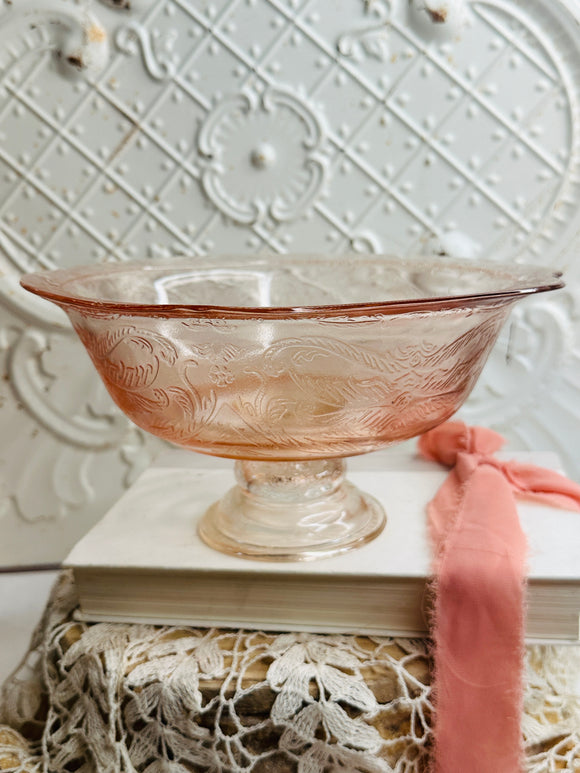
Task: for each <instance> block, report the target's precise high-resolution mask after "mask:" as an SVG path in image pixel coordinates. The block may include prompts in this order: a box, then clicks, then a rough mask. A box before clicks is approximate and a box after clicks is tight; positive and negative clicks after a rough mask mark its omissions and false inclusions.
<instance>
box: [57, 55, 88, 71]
mask: <svg viewBox="0 0 580 773" xmlns="http://www.w3.org/2000/svg"><path fill="white" fill-rule="evenodd" d="M58 53H59V56H60V55H61V54H60V51H59V52H58ZM66 61H67V62H68V63H69V64H70V65H71V66H72V67H74V68H76V69H77V70H82V69H84V66H85V63H84V61H83V58H82V56H81V55H80V54H70V56H67V57H66Z"/></svg>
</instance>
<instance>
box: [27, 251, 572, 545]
mask: <svg viewBox="0 0 580 773" xmlns="http://www.w3.org/2000/svg"><path fill="white" fill-rule="evenodd" d="M559 277H560V275H559V274H558V273H556V272H552V271H550V270H543V269H537V268H530V267H522V266H517V265H516V266H512V267H506V266H501V265H497V264H477V263H472V262H469V263H467V262H465V263H464V262H457V261H455V262H453V261H449V260H447V259H437V260H432V261H428V260H409V261H404V260H401V259H396V258H389V257H386V256H369V257H367V256H364V257H363V256H360V255H357V256H353V257H348V256H340V257H336V256H334V257H330V256H327V257H325V256H310V255H308V256H306V255H302V256H301V255H293V256H288V255H284V256H282V255H273V256H264V257H250V256H229V257H225V256H224V257H213V258H211V259H210V258H187V259H186V258H183V259H181V260H180V261H178V262H163V263H152V262H151V263H140V264H105V265H98V266H85V267H78V268H73V269H64V270H58V271H51V272H40V273H36V274H29V275H27V276H25V277H24V278H23V279H22V285H23V286H24V287H25V288H26V289H27V290H30V291H31V292H33V293H36V294H38V295H41V296H43V297H44V298H47V299H48V300H51V301H53V302H54V303H56V304H58V305H59V306H61V307H62V308H63V309H64V310H65V311H66V312H67V314H68V316H69V318H70V320H71V322H72V324H73V326H74V329H75V330H76V332H77V334H78V336H79V338H80V339H81V341H82V342H83V344H84V345H85V347H86V349H87V351H88V353H89V355H90V357H91V359H92V361H93V363H94V365H95V368H96V369H97V371H98V373H99V374H100V376H101V378H102V380H103V382H104V384H105V386H106V388H107V389H108V391H109V393H110V394H111V396H112V398H113V400H114V401H115V402H116V403H117V405H118V406H119V407H120V408H121V409H122V410H123V411H124V412H125V413H126V415H127V416H128V417H129V418H130V419H131V420H132V421H133V422H135V424H137V425H138V426H140V427H142V428H143V429H145V430H147V431H148V432H150V433H152V434H154V435H157V436H158V437H161V438H164V439H165V440H168V441H170V442H172V443H175V444H177V445H179V446H183V447H185V448H189V449H192V450H194V451H199V452H202V453H205V454H211V455H215V456H221V457H228V458H231V459H235V460H236V464H235V469H236V477H237V481H238V482H237V485H236V486H234V487H233V488H232V489H231V490H230V491H229V492H227V493H225V494H224V496H223V498H222V499H221V500H220V501H218V502H216V503H215V504H214V505H212V507H210V509H209V510H208V511H207V513H206V514H205V516H204V517H203V519H202V521H201V523H200V526H199V531H200V534H201V536H202V538H203V539H204V540H205V541H206V542H207V543H208V544H210V545H211V546H213V547H215V548H217V549H218V550H221V551H224V552H227V553H233V554H235V555H239V556H243V557H246V558H255V559H263V560H307V559H311V558H316V557H321V556H327V555H332V554H335V553H339V552H342V551H345V550H349V549H351V548H354V547H356V546H358V545H361V544H364V543H365V542H368V541H369V540H371V539H373V538H374V537H375V536H376V535H377V534H379V533H380V532H381V530H382V529H383V527H384V524H385V515H384V512H383V510H382V507H381V506H380V505H379V504H378V503H377V502H376V501H375V500H374V499H373V498H371V497H370V496H368V495H366V494H364V493H363V492H361V491H359V490H358V489H357V488H356V487H355V486H353V485H352V484H351V483H349V482H348V481H346V480H345V477H344V474H345V462H344V459H345V457H349V456H353V455H356V454H363V453H367V452H369V451H375V450H378V449H380V448H384V447H385V446H388V445H391V444H393V443H397V442H399V441H402V440H406V439H408V438H412V437H414V436H416V435H419V434H421V433H423V432H425V431H427V430H428V429H431V428H432V427H435V426H436V425H438V424H440V423H441V422H443V421H445V420H447V419H448V418H449V417H451V416H452V415H453V414H454V413H455V411H456V410H457V409H458V408H459V407H460V406H461V404H462V403H463V402H464V400H465V399H466V398H467V396H468V395H469V393H470V391H471V389H472V388H473V386H474V384H475V382H476V380H477V378H478V376H479V374H480V372H481V370H482V368H483V366H484V363H485V361H486V359H487V356H488V354H489V352H490V350H491V348H492V347H493V344H494V342H495V341H496V338H497V336H498V334H499V331H500V329H501V327H502V325H503V323H504V321H505V319H506V317H507V315H508V313H509V310H510V308H511V306H512V305H513V304H514V303H515V302H516V301H518V300H520V299H521V298H524V297H525V296H526V295H528V294H530V293H535V292H541V291H546V290H553V289H557V288H559V287H561V286H562V282H561V280H560V278H559Z"/></svg>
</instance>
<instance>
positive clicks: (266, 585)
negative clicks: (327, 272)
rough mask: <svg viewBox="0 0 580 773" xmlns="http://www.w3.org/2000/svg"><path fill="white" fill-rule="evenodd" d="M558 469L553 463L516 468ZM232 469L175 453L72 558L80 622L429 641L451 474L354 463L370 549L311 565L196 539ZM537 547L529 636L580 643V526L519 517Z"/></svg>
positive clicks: (543, 512)
mask: <svg viewBox="0 0 580 773" xmlns="http://www.w3.org/2000/svg"><path fill="white" fill-rule="evenodd" d="M518 459H519V460H521V461H526V462H529V463H533V464H543V465H544V466H551V467H557V460H556V459H555V458H554V457H552V456H551V455H545V454H544V455H541V454H518ZM231 466H232V465H231V463H229V464H228V463H224V462H223V461H220V460H213V459H210V458H208V457H201V456H198V455H197V454H191V453H186V452H182V451H171V452H168V453H167V454H165V456H164V457H163V458H162V459H161V460H160V461H159V462H158V463H157V464H155V465H153V466H152V467H150V468H149V469H148V470H147V471H146V472H145V473H143V475H142V476H141V477H140V478H139V480H138V481H137V482H136V483H135V484H134V485H133V486H132V488H130V489H129V490H128V491H127V492H126V493H125V494H124V495H123V496H122V497H121V499H120V500H119V501H118V502H117V503H116V504H115V505H114V506H113V507H112V508H111V510H110V511H109V512H108V513H107V514H106V515H105V516H104V518H103V519H102V520H101V521H100V522H99V523H98V524H97V525H96V526H95V527H94V528H93V529H92V530H91V531H90V532H89V533H88V534H87V535H86V536H85V537H84V538H83V539H82V540H81V541H80V542H79V543H78V544H77V545H76V546H75V548H74V549H73V551H72V552H71V554H70V555H69V557H68V559H67V560H66V562H65V565H66V566H68V567H71V568H72V569H73V572H74V577H75V581H76V584H77V588H78V592H79V598H80V609H81V612H80V615H81V616H82V617H83V618H84V619H86V620H91V621H111V620H112V621H121V620H122V621H126V622H151V623H160V624H161V623H163V624H189V625H196V626H225V627H235V628H255V629H262V630H284V631H313V632H320V633H329V632H332V633H336V632H340V633H360V634H382V635H401V636H422V635H424V634H425V632H426V630H427V615H426V606H427V604H426V587H427V585H426V583H427V581H428V578H429V568H430V563H431V558H430V549H429V544H428V539H427V529H426V505H427V503H428V501H429V500H430V499H431V498H432V497H433V495H434V494H435V492H436V491H437V489H438V488H439V486H440V485H441V483H442V482H443V480H444V479H445V476H446V475H447V470H445V469H443V468H440V467H438V466H437V465H433V464H430V463H426V462H423V461H420V460H416V459H411V458H409V457H407V458H406V459H405V460H403V462H401V459H400V458H396V457H392V456H389V454H388V453H385V452H381V453H379V454H372V455H369V456H367V457H361V458H360V459H358V460H353V463H351V462H349V478H350V479H351V480H352V482H353V483H355V484H356V485H358V486H359V487H360V488H361V489H363V490H364V491H367V492H368V493H370V494H372V495H373V496H374V497H376V498H377V499H378V500H379V501H381V502H382V504H383V506H384V507H385V510H386V513H387V525H386V527H385V529H384V531H383V532H382V534H381V535H380V536H379V537H377V539H375V540H374V541H373V542H371V543H369V544H367V545H364V546H362V547H360V548H358V549H357V550H354V551H351V552H349V553H346V554H343V555H339V556H334V557H331V558H326V559H321V560H318V561H312V562H305V563H301V562H300V563H299V562H293V563H285V562H283V563H264V562H263V561H249V560H247V559H242V558H237V557H235V556H228V555H222V554H221V553H218V552H216V551H215V550H213V549H211V548H209V547H208V546H207V545H205V544H204V543H203V542H202V541H201V540H200V538H199V537H198V535H197V529H196V525H197V521H198V520H199V518H200V517H201V516H202V514H203V512H204V511H205V509H206V508H207V507H208V506H209V505H210V504H211V503H212V502H213V501H215V500H216V499H218V498H219V497H220V496H221V495H222V494H223V493H224V492H225V491H226V490H227V489H228V488H229V487H231V486H232V485H233V483H234V480H233V475H232V470H231ZM519 513H520V518H521V521H522V525H523V527H524V530H525V531H526V534H527V537H528V542H529V548H530V551H529V580H528V603H527V634H528V637H529V638H530V639H536V640H546V639H550V640H554V639H555V640H560V641H563V640H568V641H577V640H578V638H579V615H580V518H579V517H578V514H577V513H572V512H568V511H564V510H557V509H554V508H550V507H545V506H541V505H537V504H531V503H521V504H520V505H519Z"/></svg>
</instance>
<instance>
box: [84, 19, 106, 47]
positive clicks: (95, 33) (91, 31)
mask: <svg viewBox="0 0 580 773" xmlns="http://www.w3.org/2000/svg"><path fill="white" fill-rule="evenodd" d="M87 38H88V40H89V41H90V42H91V43H104V42H105V40H106V39H107V33H106V32H105V30H104V29H103V28H102V27H99V25H98V24H91V26H90V27H89V28H88V30H87Z"/></svg>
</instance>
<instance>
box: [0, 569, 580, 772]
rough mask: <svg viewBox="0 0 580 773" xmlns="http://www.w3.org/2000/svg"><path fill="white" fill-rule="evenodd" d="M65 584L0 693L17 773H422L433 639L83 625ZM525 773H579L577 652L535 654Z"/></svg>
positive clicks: (63, 581)
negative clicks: (42, 772) (429, 644)
mask: <svg viewBox="0 0 580 773" xmlns="http://www.w3.org/2000/svg"><path fill="white" fill-rule="evenodd" d="M76 606H77V600H76V595H75V588H74V584H73V582H72V579H71V576H70V575H69V574H68V573H67V572H64V573H63V574H62V575H61V577H60V579H59V581H58V583H57V584H56V586H55V588H54V591H53V594H52V598H51V600H50V602H49V604H48V606H47V609H46V612H45V614H44V617H43V619H42V621H41V622H40V624H39V626H38V628H37V630H36V633H35V635H34V637H33V640H32V643H31V647H30V650H29V652H28V653H27V655H26V657H25V658H24V660H23V662H22V664H21V666H20V667H19V668H18V669H17V670H16V672H15V673H14V675H13V676H12V677H11V678H10V679H9V680H8V682H7V683H6V684H5V685H4V687H3V690H2V703H1V708H0V721H1V722H3V723H4V724H5V727H0V769H1V770H10V771H14V772H15V773H32V772H33V771H34V773H40V771H54V772H55V773H56V772H57V771H58V773H62V772H63V771H67V770H71V771H72V770H75V771H79V772H80V773H112V771H114V772H115V773H129V772H130V773H135V772H136V771H138V772H139V773H192V771H194V772H196V771H200V773H201V771H203V773H208V771H215V772H216V773H217V772H218V771H219V772H220V773H229V772H230V771H231V772H232V773H234V772H236V773H237V772H238V771H252V773H266V771H268V772H272V771H280V772H281V773H286V772H288V773H290V772H291V771H292V772H296V773H327V772H328V771H341V770H342V771H349V773H357V772H360V773H423V772H424V771H425V770H426V769H427V766H428V758H429V747H430V739H431V703H430V661H429V655H428V648H427V643H426V642H425V641H423V640H409V639H393V638H386V637H362V636H360V637H359V636H328V635H327V636H322V635H320V636H318V635H312V634H299V633H294V634H289V633H281V634H265V633H260V632H248V631H237V630H236V631H228V630H216V629H194V628H186V627H169V626H163V627H155V626H151V625H122V624H105V623H99V624H93V625H87V624H84V623H79V622H76V621H75V620H74V618H73V613H74V610H75V608H76ZM526 660H527V689H526V693H525V706H524V717H523V732H524V736H525V739H526V751H527V771H528V773H549V772H551V771H561V770H567V771H580V699H579V698H578V696H577V695H576V694H575V691H574V686H575V685H576V683H577V682H578V680H579V679H580V647H568V646H549V647H548V646H546V647H539V646H534V647H529V648H528V650H527V657H526Z"/></svg>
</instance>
